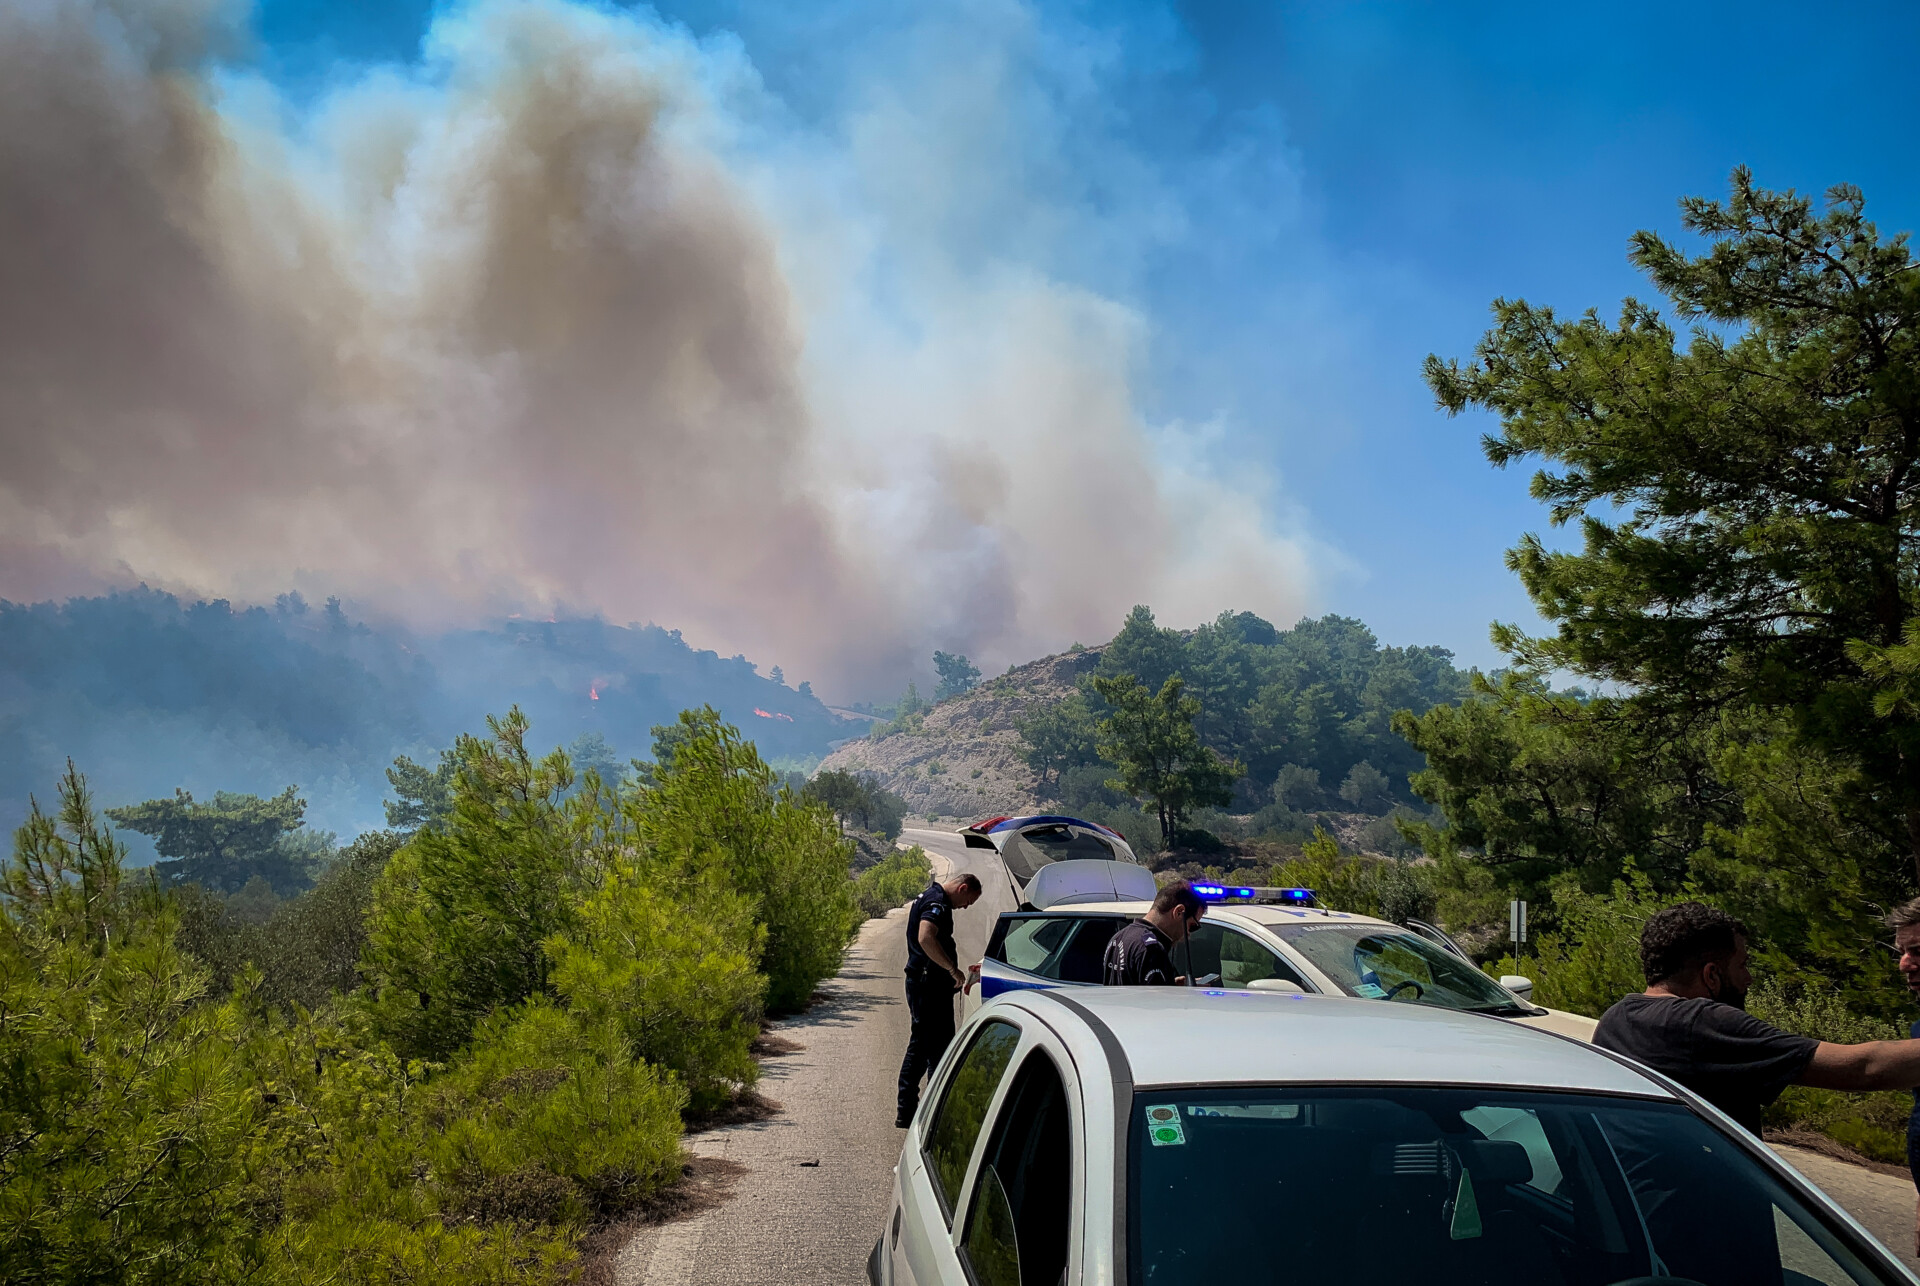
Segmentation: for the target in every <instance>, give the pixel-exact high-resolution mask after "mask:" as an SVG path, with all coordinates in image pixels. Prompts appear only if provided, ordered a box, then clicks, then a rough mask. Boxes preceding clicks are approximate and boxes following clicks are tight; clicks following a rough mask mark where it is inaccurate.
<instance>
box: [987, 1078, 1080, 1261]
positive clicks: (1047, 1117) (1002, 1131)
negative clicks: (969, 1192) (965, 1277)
mask: <svg viewBox="0 0 1920 1286" xmlns="http://www.w3.org/2000/svg"><path fill="white" fill-rule="evenodd" d="M1070 1110H1071V1107H1070V1103H1069V1101H1068V1099H1067V1091H1066V1087H1065V1085H1064V1084H1062V1082H1061V1079H1060V1072H1059V1069H1058V1068H1056V1067H1055V1066H1054V1063H1053V1060H1052V1059H1051V1058H1049V1057H1047V1055H1046V1054H1045V1053H1044V1052H1042V1051H1040V1050H1035V1051H1034V1052H1033V1053H1031V1054H1029V1055H1027V1059H1026V1061H1025V1062H1024V1063H1022V1064H1021V1066H1020V1070H1019V1072H1018V1073H1017V1074H1016V1075H1015V1077H1014V1080H1013V1084H1012V1086H1011V1087H1010V1088H1009V1089H1008V1090H1007V1094H1006V1097H1005V1098H1004V1099H1002V1100H1001V1106H1000V1115H999V1117H998V1119H997V1120H995V1122H994V1124H993V1129H992V1130H991V1131H990V1132H989V1134H988V1136H987V1149H986V1151H985V1152H983V1153H982V1154H981V1158H980V1173H979V1177H978V1178H976V1179H975V1180H974V1199H973V1201H972V1203H971V1204H970V1205H969V1206H968V1210H967V1233H966V1236H965V1237H964V1238H963V1239H962V1241H961V1247H960V1249H961V1253H962V1255H964V1256H965V1257H966V1259H967V1263H968V1266H969V1267H970V1268H971V1269H972V1270H973V1276H974V1279H975V1280H976V1281H978V1282H980V1283H981V1286H987V1284H988V1283H989V1282H994V1283H997V1282H1007V1283H1009V1286H1017V1283H1020V1282H1023V1281H1026V1282H1037V1283H1042V1284H1043V1286H1050V1284H1051V1283H1054V1282H1057V1281H1059V1280H1060V1278H1061V1275H1062V1274H1063V1273H1064V1272H1065V1271H1066V1267H1067V1241H1068V1236H1069V1234H1070V1232H1071V1228H1072V1223H1073V1204H1072V1202H1073V1151H1072V1143H1073V1130H1072V1125H1071V1123H1070V1121H1069V1120H1068V1113H1069V1111H1070ZM1009 1264H1011V1265H1013V1266H1015V1267H1017V1270H1018V1271H1017V1272H1014V1273H1011V1274H1010V1273H1008V1272H1006V1267H1007V1266H1008V1265H1009Z"/></svg>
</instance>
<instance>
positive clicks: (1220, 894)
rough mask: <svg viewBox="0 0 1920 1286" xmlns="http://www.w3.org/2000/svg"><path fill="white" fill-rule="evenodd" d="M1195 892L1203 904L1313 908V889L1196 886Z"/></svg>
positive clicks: (1194, 887)
mask: <svg viewBox="0 0 1920 1286" xmlns="http://www.w3.org/2000/svg"><path fill="white" fill-rule="evenodd" d="M1193 891H1194V892H1195V893H1198V894H1199V895H1200V900H1201V901H1203V902H1280V903H1283V904H1285V905H1288V906H1312V905H1313V901H1314V896H1313V890H1312V889H1276V888H1269V887H1266V886H1264V885H1253V886H1251V887H1249V886H1246V885H1232V884H1195V885H1193Z"/></svg>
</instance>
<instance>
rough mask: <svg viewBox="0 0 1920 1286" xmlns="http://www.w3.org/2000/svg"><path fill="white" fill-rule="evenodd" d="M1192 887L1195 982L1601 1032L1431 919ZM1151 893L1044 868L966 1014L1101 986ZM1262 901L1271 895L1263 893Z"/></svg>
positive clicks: (993, 942) (1083, 864) (976, 974)
mask: <svg viewBox="0 0 1920 1286" xmlns="http://www.w3.org/2000/svg"><path fill="white" fill-rule="evenodd" d="M1100 868H1105V869H1100ZM1194 889H1195V891H1197V892H1199V893H1200V895H1201V896H1202V897H1203V898H1205V899H1206V900H1207V901H1208V903H1209V905H1208V907H1207V914H1206V918H1205V919H1203V920H1202V921H1201V922H1200V927H1199V928H1198V929H1196V930H1195V931H1194V932H1193V933H1192V934H1190V935H1189V937H1188V940H1187V941H1186V942H1184V943H1181V944H1179V945H1177V946H1175V947H1174V949H1173V959H1174V964H1175V965H1176V966H1177V967H1178V968H1179V970H1180V972H1181V973H1182V974H1184V975H1186V976H1187V977H1189V978H1191V979H1193V980H1194V983H1195V984H1196V985H1198V986H1219V987H1230V988H1251V989H1254V990H1263V991H1304V992H1318V993H1324V994H1327V995H1336V996H1337V995H1344V996H1353V997H1356V998H1359V999H1363V1000H1384V1001H1393V1002H1396V1003H1399V1004H1407V1005H1424V1006H1429V1007H1433V1008H1440V1009H1460V1010H1466V1011H1468V1012H1471V1013H1482V1014H1493V1015H1495V1016H1497V1017H1501V1018H1509V1019H1512V1020H1514V1021H1516V1022H1521V1023H1525V1024H1527V1025H1529V1026H1535V1027H1544V1028H1546V1029H1548V1030H1550V1031H1557V1032H1560V1033H1562V1034H1563V1035H1568V1036H1576V1037H1578V1038H1580V1039H1581V1040H1590V1039H1591V1038H1592V1036H1593V1029H1594V1027H1595V1025H1596V1024H1595V1022H1594V1020H1593V1019H1591V1018H1587V1017H1583V1016H1582V1015H1580V1014H1572V1013H1567V1012H1565V1011H1564V1010H1558V1009H1545V1008H1541V1007H1539V1006H1537V1005H1535V1004H1533V1003H1532V996H1531V993H1532V989H1533V984H1532V983H1531V982H1530V981H1528V980H1527V979H1526V978H1523V977H1519V976H1516V975H1509V976H1506V977H1503V978H1502V979H1501V980H1500V982H1495V981H1494V980H1493V979H1492V978H1489V977H1488V976H1487V975H1486V974H1485V973H1484V972H1482V971H1481V970H1480V969H1479V967H1477V966H1476V965H1475V964H1474V963H1473V961H1472V960H1471V959H1469V958H1468V957H1467V955H1466V953H1465V952H1463V951H1461V950H1460V948H1459V947H1458V946H1456V945H1454V943H1453V942H1452V940H1451V939H1449V938H1448V937H1447V936H1446V935H1445V934H1444V933H1442V932H1441V931H1440V930H1439V929H1437V928H1434V927H1433V926H1432V925H1428V924H1422V923H1420V922H1418V921H1415V922H1413V925H1412V927H1403V926H1401V925H1398V924H1393V923H1391V922H1389V921H1386V920H1377V919H1374V918H1372V917H1371V916H1364V915H1354V914H1351V913H1349V912H1345V911H1334V910H1329V909H1326V908H1323V907H1320V906H1318V905H1316V904H1315V900H1314V897H1313V892H1312V890H1310V889H1266V890H1262V889H1254V888H1241V887H1228V886H1223V885H1218V884H1196V885H1194ZM1116 892H1117V893H1118V894H1119V896H1115V894H1116ZM1153 894H1154V883H1153V876H1152V875H1151V873H1149V872H1148V871H1147V870H1146V868H1145V867H1142V866H1138V865H1134V864H1129V863H1122V862H1115V861H1106V862H1095V861H1084V860H1083V861H1074V862H1063V863H1059V864H1057V865H1056V866H1051V867H1047V868H1044V869H1042V870H1039V871H1037V872H1035V873H1034V874H1033V875H1032V876H1031V877H1029V879H1028V881H1027V883H1026V885H1025V887H1024V889H1023V896H1024V897H1025V900H1024V901H1023V902H1022V906H1023V907H1024V908H1025V909H1023V910H1021V911H1010V912H1006V913H1004V914H1002V915H1001V916H1000V919H999V921H998V922H997V923H996V924H995V925H994V929H993V936H992V937H991V938H990V939H989V940H988V943H987V952H986V956H985V958H984V959H982V960H981V961H980V963H979V964H977V965H974V966H972V968H971V970H970V972H971V973H972V977H971V978H970V979H969V980H968V985H967V991H966V1001H965V1008H966V1010H967V1011H968V1012H969V1013H971V1012H972V1010H973V1009H975V1008H978V1007H979V1005H980V1004H981V1003H982V1002H983V1001H986V1000H990V999H992V998H993V997H995V996H998V995H1002V994H1004V993H1006V992H1009V991H1020V990H1026V989H1031V988H1053V987H1094V986H1099V985H1100V983H1101V979H1102V976H1103V973H1102V968H1101V960H1102V957H1103V956H1104V955H1105V953H1106V949H1107V942H1108V940H1109V939H1110V938H1112V937H1113V935H1114V934H1115V933H1116V932H1118V931H1119V930H1120V928H1121V927H1122V926H1123V925H1125V924H1127V923H1128V922H1129V921H1132V920H1136V919H1138V918H1139V917H1140V916H1142V915H1143V914H1145V913H1146V910H1147V907H1148V906H1149V904H1150V899H1151V898H1152V897H1153ZM1263 896H1264V897H1267V898H1269V899H1270V900H1269V901H1268V902H1264V903H1263V902H1260V901H1256V900H1255V899H1257V898H1261V897H1263Z"/></svg>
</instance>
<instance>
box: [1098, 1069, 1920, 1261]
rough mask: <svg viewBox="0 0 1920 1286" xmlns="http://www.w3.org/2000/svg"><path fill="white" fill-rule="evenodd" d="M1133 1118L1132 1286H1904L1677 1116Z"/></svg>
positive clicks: (1281, 1105) (1146, 1094) (1381, 1098)
mask: <svg viewBox="0 0 1920 1286" xmlns="http://www.w3.org/2000/svg"><path fill="white" fill-rule="evenodd" d="M1132 1115H1133V1120H1132V1124H1131V1127H1130V1135H1131V1147H1130V1149H1129V1176H1130V1177H1129V1214H1128V1238H1129V1245H1130V1254H1129V1256H1128V1263H1129V1267H1130V1268H1131V1270H1132V1275H1133V1280H1134V1281H1135V1282H1138V1283H1149V1282H1150V1283H1153V1286H1217V1283H1219V1282H1222V1281H1233V1282H1236V1283H1238V1282H1249V1283H1254V1284H1255V1286H1259V1284H1261V1283H1273V1284H1274V1286H1280V1284H1281V1283H1292V1282H1300V1281H1410V1282H1411V1281H1418V1282H1420V1283H1422V1286H1429V1284H1432V1286H1469V1284H1471V1286H1483V1284H1485V1283H1494V1282H1502V1283H1504V1282H1526V1283H1529V1284H1530V1286H1613V1284H1614V1283H1623V1282H1628V1281H1635V1280H1648V1281H1652V1280H1658V1281H1663V1282H1679V1281H1685V1282H1693V1283H1701V1284H1702V1286H1750V1284H1752V1283H1763V1284H1764V1286H1807V1284H1808V1283H1813V1282H1818V1283H1823V1284H1824V1286H1862V1284H1864V1283H1882V1282H1891V1281H1894V1280H1897V1279H1896V1278H1893V1277H1891V1276H1883V1275H1881V1273H1880V1271H1879V1270H1877V1269H1874V1268H1872V1267H1870V1266H1869V1262H1868V1260H1867V1259H1866V1258H1865V1257H1864V1256H1862V1255H1861V1254H1858V1253H1856V1251H1855V1250H1854V1249H1853V1248H1852V1246H1850V1245H1849V1238H1848V1236H1847V1235H1846V1234H1845V1233H1844V1232H1843V1231H1842V1230H1841V1227H1840V1225H1839V1224H1837V1223H1832V1222H1829V1221H1828V1219H1827V1218H1826V1217H1825V1216H1824V1215H1823V1214H1822V1212H1821V1211H1819V1210H1818V1209H1816V1208H1814V1207H1812V1206H1809V1205H1807V1204H1806V1203H1804V1202H1803V1201H1802V1200H1801V1199H1800V1198H1799V1197H1798V1196H1797V1195H1795V1194H1794V1193H1793V1192H1792V1191H1791V1190H1790V1189H1788V1188H1787V1187H1786V1186H1785V1185H1783V1184H1782V1183H1780V1182H1779V1181H1778V1180H1777V1179H1775V1178H1774V1177H1773V1175H1772V1174H1771V1173H1770V1172H1769V1171H1768V1170H1767V1169H1766V1168H1764V1167H1763V1166H1762V1165H1760V1164H1759V1163H1758V1162H1757V1161H1756V1160H1755V1159H1754V1158H1753V1157H1752V1156H1751V1155H1749V1154H1748V1153H1747V1152H1746V1150H1745V1149H1744V1148H1743V1147H1741V1146H1740V1145H1739V1144H1738V1143H1736V1142H1735V1141H1734V1140H1733V1139H1732V1138H1730V1137H1729V1136H1728V1135H1725V1134H1722V1133H1721V1132H1720V1131H1719V1130H1717V1129H1715V1128H1714V1127H1713V1126H1712V1125H1710V1124H1708V1123H1707V1122H1706V1121H1704V1120H1701V1119H1700V1118H1699V1117H1696V1116H1694V1115H1693V1114H1692V1113H1691V1112H1689V1111H1688V1110H1687V1109H1685V1108H1684V1107H1682V1106H1680V1105H1678V1104H1673V1103H1658V1102H1647V1101H1643V1100H1635V1099H1622V1098H1609V1097H1601V1096H1597V1095H1585V1094H1549V1093H1528V1092H1523V1091H1508V1090H1496V1089H1476V1088H1444V1089H1443V1088H1426V1087H1405V1088H1389V1087H1365V1088H1360V1087H1355V1088H1303V1087H1290V1088H1289V1087H1264V1086H1262V1087H1254V1086H1241V1087H1233V1088H1222V1089H1209V1090H1161V1091H1143V1092H1140V1093H1138V1094H1136V1096H1135V1100H1134V1108H1133V1114H1132ZM1196 1210H1201V1211H1205V1212H1206V1213H1207V1216H1208V1217H1207V1218H1205V1219H1195V1218H1194V1211H1196ZM1279 1216H1283V1217H1284V1220H1285V1227H1286V1236H1285V1239H1284V1247H1276V1248H1275V1251H1274V1253H1272V1254H1270V1255H1264V1256H1262V1255H1253V1254H1249V1253H1248V1249H1247V1245H1246V1243H1245V1241H1244V1240H1243V1239H1240V1238H1237V1237H1224V1236H1222V1235H1221V1229H1222V1228H1223V1227H1232V1226H1234V1225H1235V1222H1236V1221H1245V1220H1252V1219H1263V1218H1274V1217H1279Z"/></svg>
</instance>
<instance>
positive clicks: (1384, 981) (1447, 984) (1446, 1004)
mask: <svg viewBox="0 0 1920 1286" xmlns="http://www.w3.org/2000/svg"><path fill="white" fill-rule="evenodd" d="M1274 932H1275V933H1277V934H1279V935H1280V938H1281V940H1282V941H1284V942H1285V943H1286V944H1287V945H1288V946H1290V947H1292V948H1293V949H1294V950H1296V951H1298V952H1299V953H1300V954H1301V955H1303V956H1305V957H1306V958H1307V959H1308V960H1310V961H1312V962H1313V964H1314V967H1315V968H1317V969H1319V970H1320V972H1321V973H1324V974H1325V975H1327V977H1329V978H1331V979H1333V983H1334V985H1335V986H1337V987H1339V988H1340V990H1342V991H1344V992H1346V993H1347V994H1348V995H1349V996H1359V997H1361V998H1362V999H1364V1000H1394V1001H1400V1002H1402V1003H1406V1004H1416V1005H1433V1006H1435V1007H1437V1008H1440V1009H1465V1010H1469V1011H1471V1012H1473V1013H1478V1014H1509V1015H1511V1014H1526V1013H1532V1012H1533V1010H1532V1007H1531V1006H1528V1005H1523V1004H1520V1003H1519V1002H1518V1001H1516V1000H1515V999H1514V998H1513V996H1512V994H1510V993H1509V992H1508V991H1507V990H1506V988H1504V987H1502V986H1500V984H1499V983H1497V982H1495V981H1494V980H1493V979H1491V978H1489V977H1487V975H1485V974H1484V973H1481V972H1480V971H1479V970H1478V969H1476V968H1474V967H1473V965H1472V964H1470V963H1469V962H1467V961H1465V960H1462V959H1461V958H1460V957H1459V956H1456V955H1454V954H1453V953H1452V952H1451V951H1448V950H1447V949H1446V948H1445V947H1442V946H1438V945H1436V944H1435V943H1432V942H1429V941H1427V940H1426V939H1425V938H1423V937H1421V936H1419V935H1418V934H1416V933H1409V932H1407V931H1406V930H1405V929H1392V928H1387V927H1386V926H1384V925H1379V924H1354V923H1352V922H1350V921H1340V920H1335V921H1324V922H1317V923H1307V924H1282V925H1277V926H1275V928H1274Z"/></svg>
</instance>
